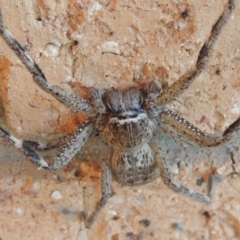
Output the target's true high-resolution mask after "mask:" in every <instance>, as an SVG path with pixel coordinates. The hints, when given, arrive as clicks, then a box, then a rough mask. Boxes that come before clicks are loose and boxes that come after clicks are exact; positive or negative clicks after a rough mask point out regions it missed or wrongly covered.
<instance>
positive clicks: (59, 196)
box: [51, 191, 63, 200]
mask: <svg viewBox="0 0 240 240" xmlns="http://www.w3.org/2000/svg"><path fill="white" fill-rule="evenodd" d="M51 197H52V198H53V199H56V200H58V199H62V198H63V196H62V194H61V193H60V192H59V191H54V192H53V193H52V195H51Z"/></svg>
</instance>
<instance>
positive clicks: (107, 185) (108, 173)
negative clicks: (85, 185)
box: [85, 159, 112, 228]
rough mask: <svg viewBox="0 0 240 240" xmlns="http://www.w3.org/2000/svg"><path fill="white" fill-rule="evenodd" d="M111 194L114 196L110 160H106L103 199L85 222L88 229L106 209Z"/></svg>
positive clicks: (103, 172) (103, 171)
mask: <svg viewBox="0 0 240 240" xmlns="http://www.w3.org/2000/svg"><path fill="white" fill-rule="evenodd" d="M111 194H112V189H111V169H110V166H109V161H108V159H105V160H104V161H103V166H102V197H101V199H100V201H99V202H98V203H97V205H96V207H95V210H94V211H93V213H92V214H91V215H90V216H89V217H88V218H87V219H86V221H85V226H86V228H91V225H92V224H93V222H94V220H95V219H96V217H97V215H98V213H99V212H100V210H101V209H102V208H103V207H104V205H105V204H106V203H107V201H108V199H109V197H110V196H111Z"/></svg>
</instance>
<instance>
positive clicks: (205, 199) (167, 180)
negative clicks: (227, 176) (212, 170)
mask: <svg viewBox="0 0 240 240" xmlns="http://www.w3.org/2000/svg"><path fill="white" fill-rule="evenodd" d="M154 149H156V153H157V156H156V161H157V165H158V168H159V171H160V176H161V178H162V180H163V182H164V184H166V185H167V186H168V187H169V188H170V189H172V190H173V191H174V192H176V193H181V194H183V195H185V196H188V197H190V198H192V199H194V200H196V201H198V202H201V203H205V204H210V203H211V201H212V200H211V196H212V186H213V182H214V181H219V178H218V177H217V176H216V177H215V176H214V175H213V176H211V177H210V179H209V182H208V189H207V195H203V194H201V193H198V192H195V191H194V190H191V189H188V188H186V187H184V186H182V185H180V184H177V183H174V182H173V181H172V179H171V174H170V172H169V167H168V163H167V161H166V159H165V158H164V157H163V156H162V154H161V152H163V150H162V149H161V147H156V146H155V144H154Z"/></svg>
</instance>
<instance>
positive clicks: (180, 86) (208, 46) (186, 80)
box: [156, 0, 235, 105]
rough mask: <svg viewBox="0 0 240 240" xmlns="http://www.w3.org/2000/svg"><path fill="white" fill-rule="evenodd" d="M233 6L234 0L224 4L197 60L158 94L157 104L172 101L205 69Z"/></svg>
mask: <svg viewBox="0 0 240 240" xmlns="http://www.w3.org/2000/svg"><path fill="white" fill-rule="evenodd" d="M234 6H235V0H229V1H228V3H227V4H226V5H225V6H224V10H223V13H222V14H221V16H220V17H219V18H218V20H217V21H216V23H215V24H214V25H213V27H212V30H211V33H210V36H209V37H208V39H207V40H206V41H205V43H204V44H203V46H202V48H201V50H200V52H199V54H198V58H197V62H196V64H195V66H194V68H193V69H191V70H189V71H188V72H187V73H185V74H184V75H183V76H182V77H180V78H179V79H178V80H177V81H176V82H175V83H173V84H172V85H171V86H170V87H169V88H168V89H166V90H165V91H164V92H163V93H162V94H160V95H159V96H158V99H157V101H156V103H157V104H158V105H165V104H167V103H169V102H171V101H173V100H174V99H175V98H176V97H178V96H179V95H181V94H182V93H183V92H184V91H185V90H186V89H187V88H188V87H189V86H190V85H191V83H192V82H193V80H194V79H195V78H196V77H197V76H198V75H199V74H200V73H201V72H202V71H203V70H204V69H205V67H206V66H207V64H208V61H209V54H210V52H211V50H212V48H213V45H214V43H215V42H216V40H217V38H218V36H219V34H220V33H221V30H222V29H223V26H224V25H225V23H226V22H227V20H228V18H229V17H230V15H231V13H232V11H233V9H234Z"/></svg>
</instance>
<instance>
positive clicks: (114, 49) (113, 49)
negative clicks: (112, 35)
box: [100, 41, 121, 55]
mask: <svg viewBox="0 0 240 240" xmlns="http://www.w3.org/2000/svg"><path fill="white" fill-rule="evenodd" d="M100 47H101V51H102V53H114V54H118V55H120V54H121V51H120V49H119V44H118V42H114V41H106V42H104V43H102V45H101V46H100Z"/></svg>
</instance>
